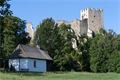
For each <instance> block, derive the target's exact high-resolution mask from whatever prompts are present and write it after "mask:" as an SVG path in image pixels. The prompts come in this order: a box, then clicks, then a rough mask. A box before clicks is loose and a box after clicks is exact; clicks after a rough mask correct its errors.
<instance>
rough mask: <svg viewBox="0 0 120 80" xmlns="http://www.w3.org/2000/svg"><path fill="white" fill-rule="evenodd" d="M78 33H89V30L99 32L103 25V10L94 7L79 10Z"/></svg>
mask: <svg viewBox="0 0 120 80" xmlns="http://www.w3.org/2000/svg"><path fill="white" fill-rule="evenodd" d="M80 21H81V26H80V33H81V34H83V33H86V31H87V35H88V36H89V35H90V32H95V33H97V32H99V30H100V28H102V27H103V10H102V9H95V8H86V9H83V10H81V12H80Z"/></svg>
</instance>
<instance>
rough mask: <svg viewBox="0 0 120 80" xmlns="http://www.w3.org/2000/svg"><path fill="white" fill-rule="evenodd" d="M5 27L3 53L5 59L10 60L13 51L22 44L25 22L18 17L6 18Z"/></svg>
mask: <svg viewBox="0 0 120 80" xmlns="http://www.w3.org/2000/svg"><path fill="white" fill-rule="evenodd" d="M3 26H4V28H3V41H4V42H3V53H4V57H5V58H8V56H9V55H10V54H11V53H12V51H13V49H14V48H15V47H16V46H17V45H18V44H19V43H21V42H20V41H21V40H22V38H23V34H24V33H25V22H24V21H23V20H21V19H20V18H18V17H14V16H5V17H4V22H3Z"/></svg>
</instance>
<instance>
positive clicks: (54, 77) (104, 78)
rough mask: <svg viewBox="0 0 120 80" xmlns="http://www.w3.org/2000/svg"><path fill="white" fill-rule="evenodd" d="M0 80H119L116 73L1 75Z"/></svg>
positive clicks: (119, 75)
mask: <svg viewBox="0 0 120 80" xmlns="http://www.w3.org/2000/svg"><path fill="white" fill-rule="evenodd" d="M0 80H120V74H117V73H86V72H68V73H67V72H65V73H52V72H51V73H43V74H42V73H1V72H0Z"/></svg>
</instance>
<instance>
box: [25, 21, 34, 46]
mask: <svg viewBox="0 0 120 80" xmlns="http://www.w3.org/2000/svg"><path fill="white" fill-rule="evenodd" d="M26 32H28V33H29V37H31V42H30V44H31V43H32V41H33V38H34V30H33V27H32V23H31V22H27V24H26Z"/></svg>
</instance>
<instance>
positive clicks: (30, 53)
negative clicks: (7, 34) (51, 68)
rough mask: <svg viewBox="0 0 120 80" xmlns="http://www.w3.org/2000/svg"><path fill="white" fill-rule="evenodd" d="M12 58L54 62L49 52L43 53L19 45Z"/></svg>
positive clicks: (35, 48)
mask: <svg viewBox="0 0 120 80" xmlns="http://www.w3.org/2000/svg"><path fill="white" fill-rule="evenodd" d="M10 58H34V59H44V60H52V58H51V57H50V56H49V55H48V53H47V51H43V50H41V49H40V48H37V47H32V46H30V45H23V44H19V45H18V46H17V47H16V49H15V50H14V51H13V53H12V55H11V56H10Z"/></svg>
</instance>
